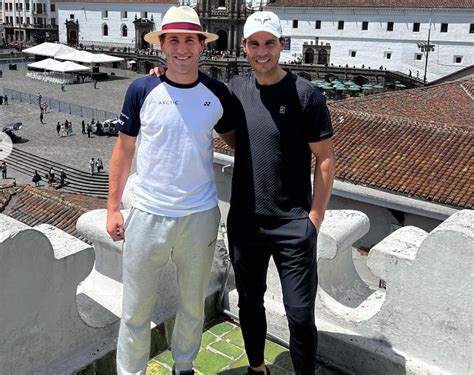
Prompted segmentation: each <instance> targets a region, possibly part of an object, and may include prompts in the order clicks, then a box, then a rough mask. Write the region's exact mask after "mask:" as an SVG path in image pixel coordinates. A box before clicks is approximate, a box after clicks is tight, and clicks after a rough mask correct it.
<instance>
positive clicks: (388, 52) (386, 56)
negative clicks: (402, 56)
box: [383, 51, 392, 60]
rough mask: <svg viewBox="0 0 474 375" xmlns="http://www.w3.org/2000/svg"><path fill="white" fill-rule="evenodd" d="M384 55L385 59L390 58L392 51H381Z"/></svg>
mask: <svg viewBox="0 0 474 375" xmlns="http://www.w3.org/2000/svg"><path fill="white" fill-rule="evenodd" d="M383 55H384V57H385V58H386V59H387V60H391V59H392V52H391V51H385V52H384V53H383Z"/></svg>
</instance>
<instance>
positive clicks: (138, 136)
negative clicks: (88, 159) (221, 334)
mask: <svg viewBox="0 0 474 375" xmlns="http://www.w3.org/2000/svg"><path fill="white" fill-rule="evenodd" d="M162 24H163V27H162V30H161V31H157V32H152V33H149V34H147V35H146V36H145V40H147V41H148V42H150V43H154V44H157V43H160V45H161V49H162V51H163V52H164V53H165V54H166V57H167V64H168V70H167V71H166V73H165V74H164V75H161V76H159V77H157V76H146V77H142V78H139V79H137V80H135V81H134V82H132V84H131V85H130V87H129V88H128V91H127V94H126V96H125V100H124V104H123V109H122V113H121V115H120V121H119V125H118V130H119V131H120V134H119V138H118V140H117V143H116V145H115V148H114V151H113V154H112V160H111V163H110V175H109V176H110V177H109V179H110V187H109V200H108V210H107V232H108V233H109V234H110V236H111V237H112V239H113V240H114V241H118V240H124V245H123V286H124V291H123V308H122V320H121V325H120V332H119V339H118V345H117V372H118V374H145V371H146V370H145V368H146V364H147V361H148V357H149V347H150V316H151V313H152V310H153V307H154V306H155V303H156V298H157V289H158V287H159V286H158V285H157V282H158V278H159V275H160V272H161V270H162V269H163V267H164V266H165V265H166V263H167V262H168V260H169V258H170V256H171V258H172V260H173V261H174V262H175V264H176V268H177V279H178V287H179V291H178V293H179V308H178V312H177V315H176V322H175V327H174V330H173V337H172V344H171V349H172V353H173V359H174V367H173V373H174V374H193V373H194V371H193V360H194V359H195V358H196V356H197V353H198V352H199V347H200V342H201V333H202V327H203V322H204V300H205V295H206V290H207V287H208V283H209V278H210V273H211V266H212V260H213V257H214V250H215V241H216V237H217V228H218V224H219V221H220V213H219V209H218V207H217V203H218V199H217V193H216V186H215V181H214V180H215V179H214V173H213V160H212V158H213V145H212V133H213V130H216V131H217V132H218V133H226V132H228V130H227V129H228V128H229V129H231V128H233V124H232V121H233V118H234V117H235V116H233V114H232V112H233V108H234V105H233V103H232V96H231V94H230V93H229V91H228V90H227V88H226V86H225V85H224V84H223V83H220V82H219V81H217V80H214V79H211V78H209V77H207V76H206V75H204V74H203V73H201V72H199V71H198V63H199V56H200V54H201V52H202V51H203V49H204V46H205V43H207V42H211V41H213V40H216V39H217V38H218V36H217V35H215V34H211V33H207V32H204V31H203V29H202V27H201V25H200V22H199V18H198V15H197V14H196V12H195V11H194V10H193V9H192V8H189V7H186V6H181V7H171V8H170V10H169V11H168V12H167V13H166V14H165V16H164V17H163V22H162ZM224 137H225V136H224ZM135 149H136V151H137V153H136V154H137V175H138V177H137V180H136V183H135V186H134V194H135V195H134V200H133V208H132V210H131V213H130V216H129V217H128V219H127V222H126V224H124V219H123V216H122V214H121V212H120V200H121V196H122V193H123V189H124V187H125V184H126V181H127V178H128V175H129V172H130V167H131V163H132V159H133V156H134V154H135Z"/></svg>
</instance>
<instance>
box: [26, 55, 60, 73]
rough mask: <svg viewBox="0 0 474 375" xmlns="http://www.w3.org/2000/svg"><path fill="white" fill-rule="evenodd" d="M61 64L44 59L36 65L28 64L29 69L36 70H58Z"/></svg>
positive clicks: (35, 63)
mask: <svg viewBox="0 0 474 375" xmlns="http://www.w3.org/2000/svg"><path fill="white" fill-rule="evenodd" d="M61 64H62V63H61V62H60V61H57V60H53V59H51V58H49V59H44V60H41V61H36V62H34V63H31V64H28V67H30V68H36V69H44V70H56V68H57V67H58V66H59V65H61Z"/></svg>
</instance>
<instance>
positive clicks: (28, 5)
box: [26, 2, 30, 12]
mask: <svg viewBox="0 0 474 375" xmlns="http://www.w3.org/2000/svg"><path fill="white" fill-rule="evenodd" d="M26 10H27V11H28V12H29V11H30V3H29V2H28V3H26Z"/></svg>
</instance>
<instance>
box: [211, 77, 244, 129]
mask: <svg viewBox="0 0 474 375" xmlns="http://www.w3.org/2000/svg"><path fill="white" fill-rule="evenodd" d="M207 84H208V88H209V89H211V91H212V92H213V93H214V94H215V95H216V96H217V97H218V98H219V101H220V102H221V105H222V109H223V115H222V117H221V118H220V119H219V121H217V123H216V124H215V125H214V130H215V131H216V132H217V133H227V132H229V131H231V130H234V129H235V121H236V111H237V98H236V97H235V95H233V94H231V92H230V91H229V89H228V88H227V86H226V85H225V84H223V83H221V82H218V81H213V82H207Z"/></svg>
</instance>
